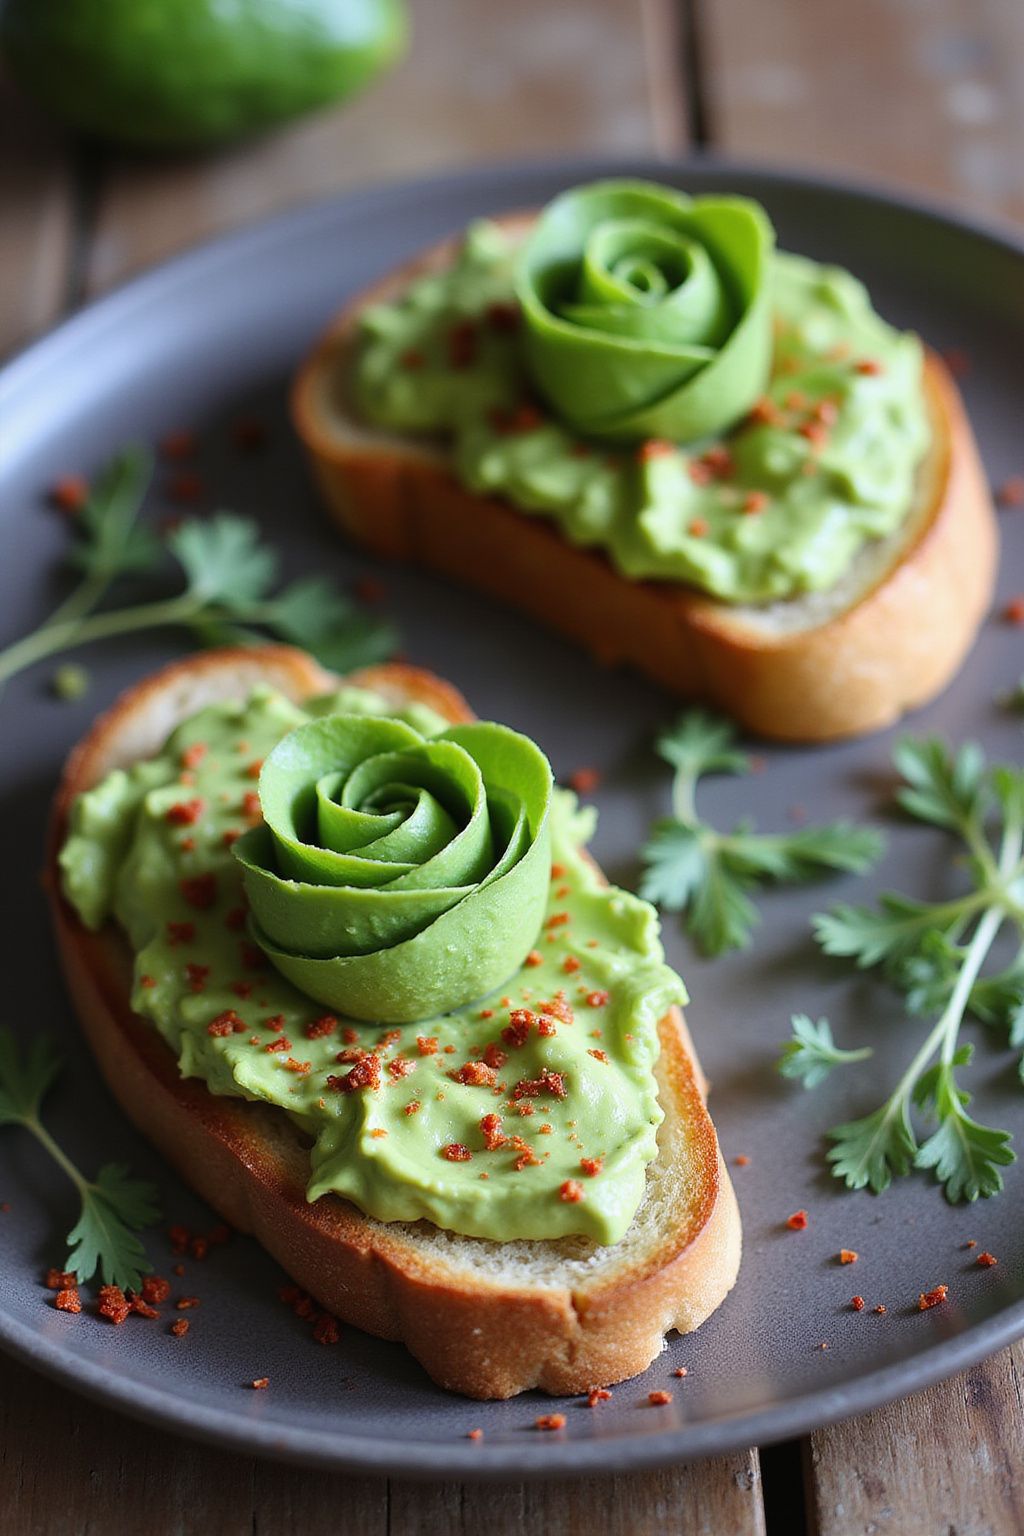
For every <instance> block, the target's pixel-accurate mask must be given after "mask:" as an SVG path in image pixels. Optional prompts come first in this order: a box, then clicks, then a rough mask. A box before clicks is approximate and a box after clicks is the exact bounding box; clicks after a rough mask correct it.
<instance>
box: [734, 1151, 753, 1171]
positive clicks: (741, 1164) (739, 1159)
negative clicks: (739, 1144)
mask: <svg viewBox="0 0 1024 1536" xmlns="http://www.w3.org/2000/svg"><path fill="white" fill-rule="evenodd" d="M733 1162H734V1163H735V1164H736V1167H737V1168H748V1167H749V1166H750V1158H749V1157H748V1156H747V1154H746V1153H745V1152H740V1153H739V1154H738V1155H737V1156H736V1157H734V1158H733Z"/></svg>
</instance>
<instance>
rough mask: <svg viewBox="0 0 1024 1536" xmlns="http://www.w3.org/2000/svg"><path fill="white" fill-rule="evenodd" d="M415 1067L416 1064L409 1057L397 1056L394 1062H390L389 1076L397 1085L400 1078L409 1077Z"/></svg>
mask: <svg viewBox="0 0 1024 1536" xmlns="http://www.w3.org/2000/svg"><path fill="white" fill-rule="evenodd" d="M415 1067H416V1063H415V1062H414V1061H410V1060H409V1058H408V1056H396V1057H395V1059H394V1061H389V1062H388V1076H389V1077H391V1078H393V1079H394V1081H395V1082H396V1083H397V1082H398V1081H399V1079H400V1078H403V1077H408V1076H409V1073H410V1072H412V1071H414V1070H415Z"/></svg>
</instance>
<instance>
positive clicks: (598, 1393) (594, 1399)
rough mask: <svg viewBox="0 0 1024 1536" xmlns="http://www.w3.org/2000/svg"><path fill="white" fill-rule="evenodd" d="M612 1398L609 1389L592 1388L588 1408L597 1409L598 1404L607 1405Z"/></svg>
mask: <svg viewBox="0 0 1024 1536" xmlns="http://www.w3.org/2000/svg"><path fill="white" fill-rule="evenodd" d="M610 1397H611V1393H610V1392H609V1391H608V1388H607V1387H591V1389H590V1391H589V1392H588V1393H587V1407H588V1408H596V1407H597V1405H598V1403H606V1402H607V1401H608V1399H609V1398H610Z"/></svg>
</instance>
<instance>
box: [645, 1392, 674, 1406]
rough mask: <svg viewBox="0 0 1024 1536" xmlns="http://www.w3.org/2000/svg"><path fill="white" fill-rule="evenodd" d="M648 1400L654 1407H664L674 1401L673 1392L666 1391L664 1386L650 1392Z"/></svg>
mask: <svg viewBox="0 0 1024 1536" xmlns="http://www.w3.org/2000/svg"><path fill="white" fill-rule="evenodd" d="M647 1401H648V1403H650V1405H651V1407H652V1408H663V1407H664V1406H665V1404H666V1403H670V1402H671V1401H672V1393H671V1392H666V1391H665V1389H664V1387H662V1388H661V1389H660V1390H659V1391H657V1392H648V1394H647Z"/></svg>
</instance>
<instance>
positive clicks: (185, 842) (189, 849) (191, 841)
mask: <svg viewBox="0 0 1024 1536" xmlns="http://www.w3.org/2000/svg"><path fill="white" fill-rule="evenodd" d="M225 836H227V834H226V833H225ZM195 846H196V840H195V838H194V837H183V838H182V840H181V842H180V843H179V844H178V847H179V848H180V849H181V850H182V852H183V853H193V852H194V851H195Z"/></svg>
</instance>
